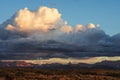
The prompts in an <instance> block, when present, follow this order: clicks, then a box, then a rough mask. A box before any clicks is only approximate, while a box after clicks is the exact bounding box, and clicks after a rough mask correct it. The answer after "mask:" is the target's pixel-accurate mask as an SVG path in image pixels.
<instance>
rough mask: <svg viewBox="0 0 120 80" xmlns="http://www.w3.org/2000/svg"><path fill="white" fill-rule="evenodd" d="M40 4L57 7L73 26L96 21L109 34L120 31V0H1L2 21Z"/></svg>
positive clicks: (33, 8) (0, 21)
mask: <svg viewBox="0 0 120 80" xmlns="http://www.w3.org/2000/svg"><path fill="white" fill-rule="evenodd" d="M40 6H47V7H52V8H57V9H58V10H59V12H60V13H61V14H62V19H64V20H66V21H67V22H68V24H70V25H72V26H73V27H74V26H75V25H76V24H83V25H86V24H88V23H94V24H100V26H101V29H103V30H104V31H105V32H106V33H107V34H109V35H114V34H116V33H119V32H120V23H119V21H120V9H119V8H120V0H0V23H2V22H4V21H6V20H7V19H9V18H10V17H11V16H12V15H13V14H15V13H16V12H17V11H19V10H20V9H23V8H25V7H27V8H29V9H30V10H32V11H34V10H37V9H38V8H39V7H40Z"/></svg>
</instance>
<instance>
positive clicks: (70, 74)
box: [0, 68, 120, 80]
mask: <svg viewBox="0 0 120 80" xmlns="http://www.w3.org/2000/svg"><path fill="white" fill-rule="evenodd" d="M0 80H120V70H103V69H39V68H0Z"/></svg>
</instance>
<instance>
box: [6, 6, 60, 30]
mask: <svg viewBox="0 0 120 80" xmlns="http://www.w3.org/2000/svg"><path fill="white" fill-rule="evenodd" d="M60 18H61V14H60V13H59V12H58V10H57V9H55V8H48V7H40V8H39V9H38V10H37V11H35V12H32V11H30V10H29V9H28V8H24V9H21V10H20V11H18V13H17V15H16V17H15V18H14V23H15V24H16V25H14V26H13V25H11V24H9V25H8V26H7V28H6V29H7V30H17V31H23V32H31V31H37V30H39V31H43V32H46V31H48V30H49V29H50V28H55V27H56V23H57V22H58V21H59V20H60Z"/></svg>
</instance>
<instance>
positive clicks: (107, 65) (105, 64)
mask: <svg viewBox="0 0 120 80" xmlns="http://www.w3.org/2000/svg"><path fill="white" fill-rule="evenodd" d="M0 67H35V68H53V69H56V68H64V69H70V68H71V69H72V68H91V69H92V68H93V69H115V70H120V60H119V61H102V62H98V63H95V64H86V63H78V64H71V63H68V64H65V65H63V64H59V63H52V64H43V65H38V64H33V63H27V62H24V61H13V62H12V61H10V62H9V61H0Z"/></svg>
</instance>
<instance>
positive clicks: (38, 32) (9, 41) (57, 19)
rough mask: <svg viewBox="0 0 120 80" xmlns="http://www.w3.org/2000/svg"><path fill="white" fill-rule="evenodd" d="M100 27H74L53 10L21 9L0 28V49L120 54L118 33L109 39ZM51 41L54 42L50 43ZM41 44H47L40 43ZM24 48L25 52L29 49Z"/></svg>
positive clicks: (79, 25) (42, 8)
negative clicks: (49, 49)
mask: <svg viewBox="0 0 120 80" xmlns="http://www.w3.org/2000/svg"><path fill="white" fill-rule="evenodd" d="M99 26H100V25H99V24H97V25H95V24H93V23H89V24H88V25H86V26H84V25H82V24H77V25H76V27H73V26H71V25H69V24H68V23H67V21H64V20H63V19H62V14H61V13H59V11H58V10H57V9H56V8H48V7H45V6H43V7H40V8H39V9H38V10H36V11H31V10H29V9H28V8H24V9H21V10H20V11H18V12H17V13H16V14H15V15H14V16H13V17H12V18H10V19H9V20H7V21H6V22H4V23H3V24H1V25H0V27H1V29H0V39H1V40H0V42H1V43H2V44H3V45H0V48H1V49H5V48H6V47H7V48H6V49H11V48H13V47H14V48H15V49H16V48H17V47H18V46H19V47H18V48H21V49H24V46H27V47H28V48H31V47H29V45H31V46H32V48H34V49H35V48H36V49H38V48H43V47H44V48H45V49H46V47H47V48H55V47H57V48H58V49H60V50H63V51H64V50H65V51H66V50H73V51H75V50H78V51H81V50H82V51H93V52H94V51H99V52H105V51H106V52H120V50H119V48H120V45H119V44H120V43H119V40H120V34H117V35H115V36H112V37H111V36H109V35H107V34H106V33H105V32H104V31H103V30H101V29H100V28H99ZM50 40H52V41H56V42H55V43H54V42H51V43H50V42H49V41H50ZM42 41H48V42H47V43H43V44H42V43H41V42H42ZM57 42H58V43H57ZM21 43H22V44H24V46H21ZM6 45H7V46H6ZM8 45H9V46H10V47H9V46H8ZM41 45H42V46H41ZM27 47H25V49H26V50H29V49H27ZM36 49H35V50H36ZM70 56H71V55H70Z"/></svg>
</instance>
